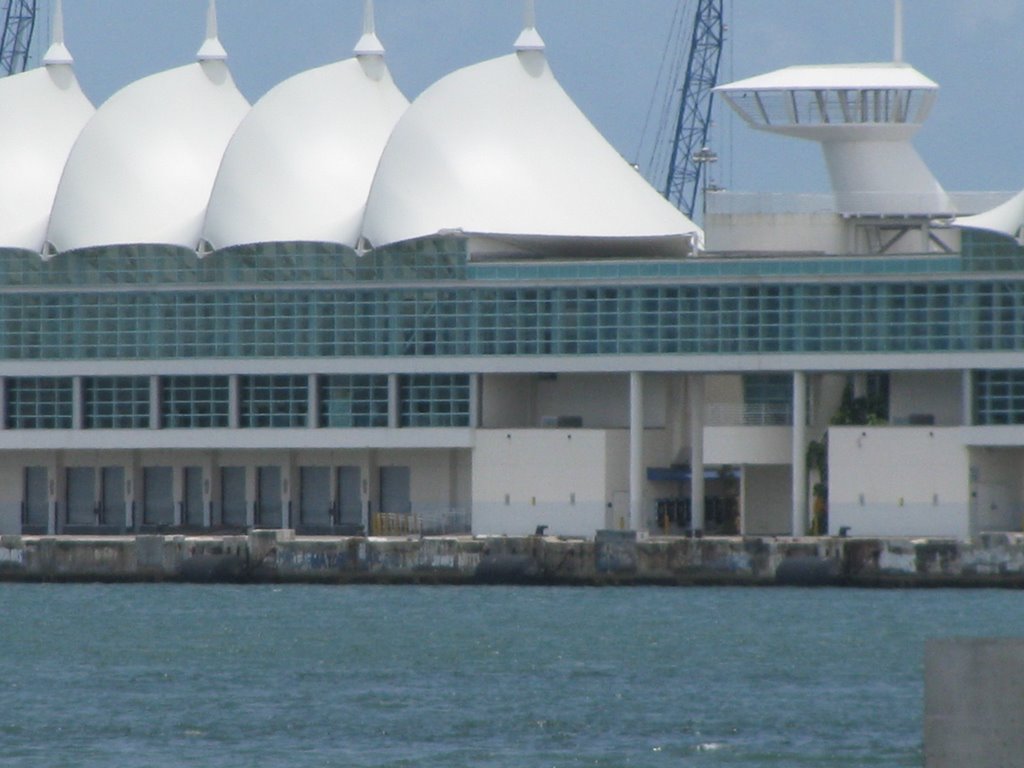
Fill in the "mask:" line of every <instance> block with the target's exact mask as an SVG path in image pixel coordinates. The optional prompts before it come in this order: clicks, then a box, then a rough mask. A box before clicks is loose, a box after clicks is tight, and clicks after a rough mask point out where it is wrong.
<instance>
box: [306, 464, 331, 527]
mask: <svg viewBox="0 0 1024 768" xmlns="http://www.w3.org/2000/svg"><path fill="white" fill-rule="evenodd" d="M299 524H300V525H309V526H314V527H317V528H327V527H329V526H330V525H331V468H330V467H300V468H299Z"/></svg>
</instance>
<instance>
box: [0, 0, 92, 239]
mask: <svg viewBox="0 0 1024 768" xmlns="http://www.w3.org/2000/svg"><path fill="white" fill-rule="evenodd" d="M52 36H53V39H52V43H51V45H50V48H49V50H48V51H47V52H46V55H45V57H44V58H43V66H42V67H39V68H38V69H33V70H30V71H28V72H23V73H21V74H18V75H12V76H10V77H5V78H3V79H0V124H2V125H3V126H4V141H5V143H6V151H5V152H2V153H0V180H2V181H0V248H20V249H25V250H31V251H37V252H38V251H41V250H42V248H43V242H44V240H45V239H46V227H47V223H48V221H49V218H50V210H51V208H52V207H53V199H54V196H55V195H56V193H57V185H58V184H59V183H60V177H61V173H62V172H63V170H64V164H65V162H67V159H68V155H69V154H70V153H71V148H72V146H73V145H74V143H75V140H76V139H77V138H78V135H79V133H81V131H82V128H84V127H85V125H86V123H87V122H88V121H89V118H91V117H92V115H93V113H94V112H95V111H96V110H95V109H94V108H93V106H92V104H91V103H90V102H89V100H88V99H87V98H86V97H85V94H83V93H82V89H81V88H79V86H78V80H77V79H76V78H75V73H74V70H73V69H72V66H71V65H72V61H73V60H72V58H71V54H70V53H69V52H68V49H67V48H66V47H65V46H64V27H63V20H62V13H61V6H60V3H59V2H58V3H57V6H56V9H55V12H54V19H53V32H52Z"/></svg>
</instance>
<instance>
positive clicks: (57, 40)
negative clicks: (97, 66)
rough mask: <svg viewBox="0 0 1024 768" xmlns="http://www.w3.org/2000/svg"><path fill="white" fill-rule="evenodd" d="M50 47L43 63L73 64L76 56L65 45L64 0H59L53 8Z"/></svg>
mask: <svg viewBox="0 0 1024 768" xmlns="http://www.w3.org/2000/svg"><path fill="white" fill-rule="evenodd" d="M50 38H51V39H50V47H49V49H47V51H46V55H45V56H43V64H72V63H74V61H75V60H74V58H73V57H72V56H71V51H69V50H68V49H67V47H66V46H65V45H64V2H63V0H57V2H56V4H55V5H54V8H53V27H52V30H51V32H50Z"/></svg>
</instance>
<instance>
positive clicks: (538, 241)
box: [363, 23, 700, 256]
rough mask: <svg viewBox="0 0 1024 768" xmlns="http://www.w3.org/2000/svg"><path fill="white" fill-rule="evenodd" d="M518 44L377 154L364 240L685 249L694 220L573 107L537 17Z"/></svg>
mask: <svg viewBox="0 0 1024 768" xmlns="http://www.w3.org/2000/svg"><path fill="white" fill-rule="evenodd" d="M516 47H517V52H516V53H515V54H512V55H509V56H504V57H502V58H498V59H493V60H491V61H486V62H484V63H481V64H477V65H474V66H471V67H468V68H465V69H462V70H459V71H457V72H455V73H453V74H451V75H448V76H447V77H444V78H442V79H441V80H440V81H438V82H437V83H435V84H434V85H433V86H431V87H430V88H428V89H427V90H426V91H425V92H424V93H423V94H422V95H421V96H420V97H419V98H418V99H416V101H414V102H413V104H412V106H410V107H409V109H408V111H407V112H406V113H405V115H404V116H403V117H402V119H401V120H400V121H399V123H398V125H397V126H396V128H395V130H394V133H393V134H392V136H391V140H390V142H389V143H388V146H387V148H386V149H385V151H384V154H383V156H382V157H381V161H380V167H379V169H378V171H377V175H376V178H375V179H374V182H373V188H372V189H371V191H370V198H369V202H368V204H367V210H366V219H365V223H364V228H363V234H364V237H365V238H366V239H367V240H368V241H369V242H370V243H372V244H373V245H374V246H378V247H379V246H383V245H387V244H390V243H395V242H400V241H406V240H412V239H416V238H422V237H429V236H433V235H438V234H449V233H453V232H461V233H464V234H466V235H469V236H472V237H474V238H476V239H477V240H484V241H486V242H487V243H489V244H490V246H491V247H492V248H493V249H495V250H501V249H503V248H508V250H510V251H522V250H526V251H539V252H557V253H560V254H566V253H568V252H570V251H572V252H573V253H575V252H579V253H587V252H589V253H598V252H601V251H602V250H604V251H607V250H609V249H615V250H618V252H621V250H622V249H624V248H625V249H628V250H629V252H630V253H634V254H636V255H638V256H641V255H659V254H664V255H671V254H681V253H686V252H688V251H689V250H690V249H691V248H692V244H693V240H694V239H696V238H699V237H700V231H699V229H698V227H697V226H696V225H695V224H694V223H693V222H691V221H690V220H689V219H687V218H686V217H685V216H684V215H683V214H682V213H680V212H679V211H678V210H676V209H675V208H674V207H673V206H672V205H671V204H670V203H668V202H667V201H666V200H665V199H664V198H662V197H661V196H660V195H659V194H658V193H657V192H656V191H655V190H654V189H653V188H652V187H651V186H650V185H649V184H648V183H647V182H646V181H645V180H644V179H643V178H642V177H641V175H640V174H639V173H638V172H637V171H636V170H635V169H634V168H632V167H631V166H630V165H629V164H628V163H627V162H626V161H625V160H624V159H623V158H622V157H621V156H620V155H619V154H618V152H617V151H616V150H615V149H614V148H613V147H612V146H611V145H610V144H609V143H608V142H607V141H606V140H605V139H604V137H602V136H601V134H600V133H599V132H598V131H597V129H596V128H595V127H594V126H593V125H592V124H591V123H590V121H589V120H587V118H586V116H584V115H583V113H582V112H581V111H580V110H579V108H577V107H576V105H575V104H574V103H573V101H572V99H571V98H570V97H569V96H568V94H566V92H565V91H564V90H563V89H562V87H561V86H560V85H559V84H558V81H557V80H556V79H555V77H554V75H553V74H552V72H551V69H550V67H549V66H548V62H547V60H546V58H545V55H544V52H543V41H542V40H541V38H540V35H538V34H537V32H536V29H535V28H534V27H533V25H532V24H530V23H528V24H527V28H526V30H525V31H524V33H523V34H522V35H521V36H520V38H519V41H518V42H517V46H516Z"/></svg>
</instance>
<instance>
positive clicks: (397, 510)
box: [380, 467, 412, 515]
mask: <svg viewBox="0 0 1024 768" xmlns="http://www.w3.org/2000/svg"><path fill="white" fill-rule="evenodd" d="M411 481H412V472H411V470H410V469H409V467H381V468H380V511H381V512H383V513H384V514H394V515H408V514H410V513H411V512H412V499H411V496H410V486H411V484H412V482H411Z"/></svg>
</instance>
